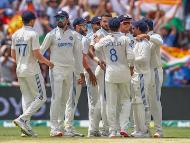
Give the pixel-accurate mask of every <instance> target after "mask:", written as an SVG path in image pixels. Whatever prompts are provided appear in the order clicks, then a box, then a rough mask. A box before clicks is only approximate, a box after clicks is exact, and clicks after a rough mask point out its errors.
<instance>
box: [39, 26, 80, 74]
mask: <svg viewBox="0 0 190 143" xmlns="http://www.w3.org/2000/svg"><path fill="white" fill-rule="evenodd" d="M48 48H50V52H51V53H50V61H51V62H53V63H54V65H55V66H58V67H60V68H61V67H72V68H73V70H74V68H75V66H76V68H75V69H77V71H78V72H79V73H82V72H83V66H82V50H81V41H80V37H78V36H77V33H76V32H75V31H73V30H71V29H67V30H66V31H63V30H62V29H61V28H59V27H56V28H55V29H53V30H52V31H50V32H49V33H48V34H47V35H46V37H45V39H44V41H43V43H42V45H41V47H40V49H41V52H42V53H44V52H45V51H46V50H47V49H48Z"/></svg>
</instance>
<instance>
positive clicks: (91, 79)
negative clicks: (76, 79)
mask: <svg viewBox="0 0 190 143" xmlns="http://www.w3.org/2000/svg"><path fill="white" fill-rule="evenodd" d="M89 79H90V83H91V84H92V85H93V86H96V85H97V80H96V76H95V75H94V74H93V73H91V74H89Z"/></svg>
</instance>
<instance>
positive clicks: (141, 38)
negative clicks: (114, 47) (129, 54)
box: [136, 34, 150, 41]
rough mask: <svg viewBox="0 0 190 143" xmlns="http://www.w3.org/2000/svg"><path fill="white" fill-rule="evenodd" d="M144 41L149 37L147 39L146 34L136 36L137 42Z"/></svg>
mask: <svg viewBox="0 0 190 143" xmlns="http://www.w3.org/2000/svg"><path fill="white" fill-rule="evenodd" d="M144 39H147V40H149V39H150V37H149V36H148V35H147V34H140V35H138V36H137V37H136V40H137V41H142V40H144Z"/></svg>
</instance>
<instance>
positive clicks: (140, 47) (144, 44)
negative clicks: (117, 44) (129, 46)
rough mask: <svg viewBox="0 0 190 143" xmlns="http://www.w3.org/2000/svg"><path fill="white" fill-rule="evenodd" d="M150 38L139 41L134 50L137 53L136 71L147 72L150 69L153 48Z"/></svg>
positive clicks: (139, 72)
mask: <svg viewBox="0 0 190 143" xmlns="http://www.w3.org/2000/svg"><path fill="white" fill-rule="evenodd" d="M150 46H151V44H150V42H149V41H148V40H142V41H139V42H138V41H137V42H136V44H135V47H134V49H133V52H134V54H135V61H134V73H136V74H146V73H148V72H149V71H150V57H151V49H150Z"/></svg>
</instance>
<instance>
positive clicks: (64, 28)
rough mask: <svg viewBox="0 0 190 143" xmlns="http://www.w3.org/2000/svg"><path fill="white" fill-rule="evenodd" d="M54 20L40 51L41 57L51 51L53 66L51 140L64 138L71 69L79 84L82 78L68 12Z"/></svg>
mask: <svg viewBox="0 0 190 143" xmlns="http://www.w3.org/2000/svg"><path fill="white" fill-rule="evenodd" d="M55 18H56V21H57V27H56V28H55V29H53V30H52V31H50V32H49V33H48V34H47V35H46V37H45V39H44V41H43V43H42V45H41V47H40V49H41V51H42V53H44V52H45V51H46V50H47V49H50V61H52V62H53V63H54V64H55V66H54V68H53V69H52V70H51V71H50V82H51V90H52V98H51V106H50V123H51V131H50V136H63V135H64V115H65V108H66V102H67V100H68V98H69V91H70V88H71V87H72V80H73V72H74V69H77V71H78V73H79V75H80V79H78V83H83V80H84V77H83V67H82V51H81V49H80V48H79V47H78V45H80V41H79V40H78V37H77V35H76V32H75V31H73V30H71V29H70V28H68V22H69V20H68V18H69V15H68V13H67V12H65V11H62V10H60V11H58V12H57V14H56V15H55ZM75 66H77V67H75Z"/></svg>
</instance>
